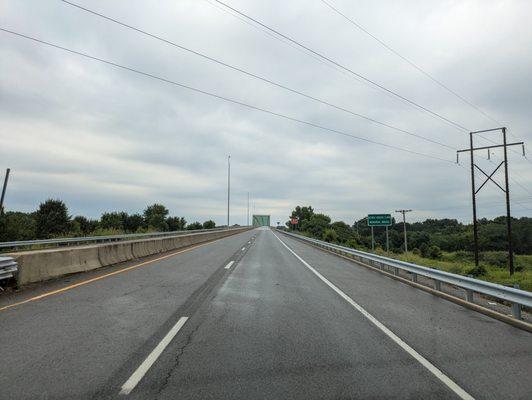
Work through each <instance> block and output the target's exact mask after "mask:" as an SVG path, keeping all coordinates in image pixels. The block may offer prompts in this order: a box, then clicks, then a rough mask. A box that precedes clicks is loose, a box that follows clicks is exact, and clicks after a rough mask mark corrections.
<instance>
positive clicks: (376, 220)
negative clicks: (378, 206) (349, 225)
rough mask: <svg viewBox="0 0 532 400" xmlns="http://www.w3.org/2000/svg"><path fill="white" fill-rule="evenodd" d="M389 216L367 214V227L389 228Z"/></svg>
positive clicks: (390, 219)
mask: <svg viewBox="0 0 532 400" xmlns="http://www.w3.org/2000/svg"><path fill="white" fill-rule="evenodd" d="M391 224H392V215H391V214H368V226H390V225H391Z"/></svg>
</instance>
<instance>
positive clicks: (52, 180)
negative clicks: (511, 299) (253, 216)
mask: <svg viewBox="0 0 532 400" xmlns="http://www.w3.org/2000/svg"><path fill="white" fill-rule="evenodd" d="M80 3H81V4H83V5H84V6H86V7H88V8H92V9H95V10H98V11H100V12H102V13H105V14H108V15H110V16H113V17H116V18H118V19H121V20H124V21H126V22H128V23H130V24H132V25H136V26H139V27H142V28H143V29H145V30H147V31H150V32H153V33H156V34H159V35H161V36H164V37H167V38H169V39H171V40H173V41H175V42H177V43H181V44H183V45H184V46H188V47H190V48H193V49H195V50H198V51H202V52H205V53H206V54H208V55H211V56H213V57H216V58H220V59H222V60H223V61H226V62H228V63H231V64H233V65H236V66H240V67H243V68H245V69H247V70H249V71H251V72H254V73H256V74H259V75H263V76H265V77H268V78H270V79H272V80H275V81H277V82H280V83H283V84H286V85H287V86H290V87H293V88H295V89H298V90H301V91H303V92H305V93H308V94H311V95H313V96H316V97H319V98H323V99H325V100H327V101H330V102H332V103H334V104H337V105H340V106H342V107H345V108H348V109H350V110H353V111H355V112H358V113H361V114H365V115H367V116H370V117H373V118H376V119H379V120H382V121H385V122H388V123H390V124H393V125H396V126H399V127H401V128H403V129H408V130H410V131H412V132H415V133H417V134H421V135H425V136H427V137H430V138H431V139H433V140H437V141H440V142H444V143H446V144H448V145H450V146H452V147H454V148H463V147H467V145H468V140H467V135H466V134H465V133H463V132H460V131H459V130H457V129H455V128H453V127H451V126H449V125H448V124H446V123H444V122H442V121H439V120H437V119H434V118H432V117H431V116H430V115H428V114H427V113H424V112H421V111H419V110H416V109H414V108H412V107H411V106H409V105H406V104H404V103H402V102H400V101H397V99H394V98H391V97H390V96H388V95H385V94H383V93H382V91H379V90H376V89H375V88H372V87H368V86H367V85H366V84H363V83H361V82H359V81H358V80H356V79H353V78H352V77H350V76H346V74H343V73H341V72H339V71H338V70H336V69H334V68H331V67H330V66H327V65H324V64H323V63H321V62H318V61H316V60H315V59H313V58H311V57H309V56H308V55H306V54H304V53H303V52H301V51H298V50H296V49H294V48H293V47H291V46H288V45H286V44H284V43H282V42H280V41H277V40H273V39H272V38H271V37H269V36H268V35H265V34H264V33H263V32H262V31H260V30H257V29H254V28H253V27H250V26H249V25H247V24H244V23H242V22H241V21H240V20H239V19H236V18H234V17H233V16H231V15H229V14H227V13H224V12H222V11H220V10H219V9H218V8H215V7H213V6H212V5H211V4H209V2H207V1H197V0H194V1H192V0H188V1H181V2H171V1H166V2H163V1H161V2H157V5H156V6H154V5H153V3H149V2H145V1H140V0H138V1H131V2H127V3H109V2H105V1H88V0H80ZM231 4H233V5H234V6H235V7H237V8H240V9H242V10H245V11H247V12H249V13H250V14H252V15H254V16H257V17H258V18H259V19H261V20H263V21H265V22H267V23H269V24H270V25H272V26H274V27H276V28H277V29H279V30H280V31H282V32H286V33H287V34H289V35H291V36H293V37H295V38H298V39H300V40H301V41H302V42H304V43H305V44H308V45H309V46H311V47H312V48H315V49H317V50H319V51H321V52H323V53H325V54H327V55H329V56H331V57H332V58H334V59H337V60H339V61H340V62H342V63H344V64H345V65H348V66H350V67H352V68H353V69H354V70H356V71H358V72H360V73H362V74H364V75H367V76H368V77H370V78H371V79H374V80H376V81H378V82H380V83H382V84H384V85H386V86H387V87H389V88H391V89H393V90H397V91H398V92H400V93H401V94H403V95H405V96H407V97H409V98H412V99H413V100H415V101H417V102H419V103H421V104H423V105H425V106H427V107H430V108H431V109H434V110H436V111H438V112H439V113H441V114H443V115H445V116H448V117H449V118H451V119H453V120H456V121H458V122H460V123H461V124H463V125H465V126H466V127H468V128H471V129H477V128H478V129H481V128H486V127H491V126H492V125H493V122H491V121H490V120H489V119H487V118H485V117H484V116H483V115H482V114H480V113H479V112H477V111H475V110H474V109H472V108H470V107H468V106H467V105H465V104H464V103H462V102H461V101H460V100H458V99H457V98H456V97H454V96H452V95H450V94H449V93H447V92H445V91H444V90H442V89H441V88H440V87H438V86H437V85H435V84H434V83H433V82H431V81H430V80H429V79H427V78H426V77H424V76H423V75H421V74H420V73H419V72H417V71H415V70H414V69H413V68H412V67H410V66H409V65H407V64H406V63H404V62H403V61H401V60H400V59H398V58H397V57H396V56H394V55H392V54H390V53H389V52H388V51H387V50H385V49H383V48H382V47H380V46H379V45H378V44H377V43H376V42H375V41H373V40H372V39H370V38H368V37H367V36H365V35H364V34H362V33H361V32H360V31H357V30H355V29H354V28H353V27H352V26H350V25H349V24H347V23H346V22H345V21H344V20H342V19H341V18H340V17H338V16H337V15H335V14H333V13H332V12H331V11H330V10H329V9H328V8H326V7H325V6H323V4H322V3H321V2H319V1H310V2H308V1H307V2H303V1H300V2H289V3H286V2H282V1H278V0H276V1H273V2H272V1H269V2H259V1H243V0H232V2H231ZM335 4H336V5H337V6H338V7H339V8H341V9H342V10H344V11H345V12H346V13H347V14H349V15H351V16H353V18H355V19H356V20H357V21H358V22H359V23H361V24H362V25H363V26H365V27H366V28H367V29H369V30H370V31H372V32H373V33H374V34H376V35H377V36H379V37H380V38H382V39H383V40H385V41H387V42H388V43H389V44H390V45H391V46H392V47H394V48H395V49H397V50H398V51H400V52H401V53H402V54H404V55H405V56H406V57H408V58H410V59H411V60H413V61H414V62H416V63H417V64H418V65H420V66H422V67H423V68H425V69H426V70H428V71H430V72H431V73H432V74H433V75H434V76H436V77H437V78H438V79H439V80H441V81H442V82H445V83H446V84H447V85H448V86H450V87H452V88H454V89H455V90H456V91H458V92H459V93H461V94H462V95H464V96H465V97H467V98H468V99H470V100H471V101H473V102H474V103H475V104H477V105H478V106H480V107H482V108H483V109H484V110H485V111H486V112H488V113H489V114H490V115H493V116H495V117H496V118H497V119H498V120H500V121H502V122H503V123H505V124H507V126H508V127H509V129H510V132H511V133H512V134H513V135H515V137H518V138H519V139H522V140H525V141H527V142H529V141H530V139H531V136H532V132H531V131H530V129H529V126H530V109H531V107H532V89H531V88H532V84H531V83H532V72H531V71H532V52H531V51H530V48H529V47H530V46H529V44H530V42H531V40H532V26H530V24H528V21H527V16H528V15H530V14H531V13H532V4H530V3H528V2H517V1H516V2H503V1H493V2H484V1H481V0H478V1H460V2H457V1H445V2H441V1H434V2H432V1H431V2H428V1H422V2H421V1H403V2H393V3H392V2H386V3H378V4H375V2H370V1H366V2H360V3H357V5H356V7H355V5H353V3H351V2H348V1H343V0H335ZM0 15H1V17H0V25H1V26H3V27H6V28H8V29H12V30H15V31H18V32H21V33H25V34H28V35H31V36H35V37H38V38H42V39H43V40H48V41H51V42H54V43H58V44H61V45H64V46H66V47H69V48H72V49H75V50H79V51H83V52H87V53H89V54H92V55H95V56H98V57H102V58H105V59H109V60H111V61H115V62H118V63H121V64H124V65H127V66H130V67H133V68H138V69H140V70H143V71H146V72H149V73H152V74H154V75H158V76H161V77H165V78H168V79H171V80H175V81H178V82H182V83H184V84H187V85H190V86H195V87H198V88H201V89H204V90H208V91H211V92H215V93H218V94H221V95H223V96H227V97H231V98H234V99H236V100H239V101H243V102H248V103H250V104H253V105H256V106H259V107H264V108H267V109H270V110H272V111H275V112H281V113H285V114H288V115H290V116H293V117H296V118H299V119H304V120H308V121H311V122H313V123H316V124H320V125H324V126H327V127H331V128H333V129H338V130H342V131H346V132H349V133H351V134H353V135H358V136H362V137H366V138H369V139H372V140H375V141H380V142H386V143H391V144H394V145H396V146H399V147H402V148H407V149H410V150H414V151H417V152H422V153H427V154H431V155H434V156H437V157H441V158H445V159H448V160H453V159H454V157H455V153H454V151H453V150H451V149H448V148H445V147H442V146H438V145H436V144H432V143H428V142H426V141H421V140H419V139H416V138H413V137H411V136H407V135H404V134H401V133H397V132H395V131H393V130H389V129H386V128H382V127H379V126H378V125H375V124H372V123H369V122H367V121H364V120H362V119H359V118H356V117H354V116H351V115H348V114H345V113H342V112H340V111H338V110H334V109H331V108H329V107H326V106H323V105H321V104H317V103H315V102H312V101H309V100H308V99H304V98H302V97H300V96H297V95H294V94H290V93H287V92H284V91H283V90H281V89H279V88H275V87H271V86H269V85H266V84H264V83H262V82H260V81H257V80H253V79H251V78H249V77H246V76H243V75H241V74H238V73H236V72H234V71H230V70H227V69H225V68H223V67H220V66H218V65H215V64H212V63H209V62H206V61H205V60H202V59H200V58H197V57H196V56H193V55H191V54H188V53H185V52H183V51H180V50H178V49H175V48H172V47H170V46H167V45H165V44H163V43H160V42H158V41H154V40H152V39H149V38H146V37H143V36H141V35H139V34H137V33H135V32H132V31H129V30H125V29H123V28H120V27H118V26H116V25H113V24H111V23H109V22H106V21H103V20H101V19H98V18H96V17H94V16H91V15H89V14H86V13H83V12H81V11H80V10H77V9H75V8H72V7H68V6H66V5H64V4H62V3H61V2H58V1H52V0H48V1H30V0H24V1H5V2H2V5H0ZM0 59H1V60H2V61H1V62H0V119H1V124H0V154H1V160H2V165H0V167H8V166H9V167H11V168H12V169H13V175H12V181H11V185H10V187H9V192H8V197H7V208H8V209H17V210H28V211H29V210H33V209H35V208H36V207H37V205H38V203H39V202H40V201H42V200H44V199H46V198H48V197H59V198H62V199H64V200H65V201H66V202H67V204H68V205H69V207H70V210H71V212H72V213H74V214H86V215H89V216H93V217H96V216H98V215H99V214H100V213H101V212H103V211H109V210H127V211H130V212H138V211H141V210H142V209H143V207H144V206H145V205H147V204H149V203H152V202H155V201H160V202H164V203H165V204H167V206H168V207H169V208H170V210H171V212H172V213H173V214H176V215H184V216H185V217H186V218H187V219H188V220H189V221H192V220H205V219H207V218H211V217H212V218H214V219H215V220H216V221H217V222H218V223H223V222H224V220H225V198H226V197H225V196H226V192H225V190H226V186H225V185H226V157H227V154H231V156H232V171H233V176H232V177H233V181H232V187H233V196H232V198H233V207H232V213H233V215H234V222H238V223H243V222H245V213H246V198H247V192H250V193H251V196H252V204H253V207H252V209H253V210H255V211H256V212H257V213H271V214H272V220H273V221H285V220H286V216H287V213H288V212H289V210H290V209H291V208H293V207H294V206H295V205H297V204H312V205H313V206H314V207H315V208H316V209H317V210H319V211H322V212H326V213H329V214H331V215H332V216H333V217H334V218H337V219H344V220H346V221H351V220H353V219H354V218H360V217H362V216H363V215H365V214H366V213H368V212H386V211H393V210H394V209H396V208H399V207H408V208H413V209H415V210H416V213H415V214H413V215H412V218H415V219H423V218H427V217H443V216H446V217H456V218H459V219H461V220H469V219H470V210H469V201H470V192H469V173H468V170H467V168H461V167H459V166H456V165H453V164H451V163H445V162H441V161H437V160H432V159H429V158H423V157H419V156H416V155H412V154H408V153H403V152H399V151H396V150H392V149H388V148H385V147H381V146H377V145H373V144H369V143H366V142H362V141H358V140H355V139H352V138H346V137H342V136H338V135H334V134H332V133H330V132H325V131H321V130H319V129H316V128H313V127H309V126H305V125H301V124H297V123H295V122H291V121H287V120H283V119H278V118H275V117H272V116H269V115H264V114H262V113H260V112H257V111H253V110H249V109H246V108H243V107H240V106H237V105H233V104H229V103H224V102H222V101H220V100H216V99H212V98H209V97H205V96H203V95H199V94H197V93H193V92H190V91H187V90H185V89H181V88H178V87H174V86H172V85H168V84H165V83H162V82H158V81H155V80H152V79H149V78H146V77H142V76H138V75H135V74H133V73H130V72H126V71H122V70H118V69H116V68H113V67H109V66H106V65H102V64H99V63H97V62H94V61H90V60H85V59H83V58H81V57H79V56H75V55H71V54H67V53H64V52H61V51H59V50H56V49H52V48H47V47H43V46H41V45H36V44H34V43H31V42H28V41H25V40H22V39H18V38H15V37H12V36H10V35H8V34H6V33H0ZM493 139H497V138H496V137H495V136H494V137H493ZM480 143H486V142H485V141H483V139H481V138H479V144H480ZM498 153H499V154H498V155H496V156H498V157H500V152H498ZM463 161H464V165H465V166H466V167H467V162H466V161H467V159H466V158H464V159H463ZM483 165H485V166H486V168H489V167H490V166H491V164H488V163H487V162H483ZM511 168H512V176H513V177H514V178H515V180H517V181H518V182H519V183H520V184H521V185H522V186H524V188H523V187H522V186H519V185H517V184H515V183H512V187H511V190H512V196H513V198H514V199H516V202H515V203H514V213H515V215H517V216H520V215H529V214H530V211H531V209H532V168H531V165H530V163H529V162H527V161H526V160H524V159H523V158H522V157H520V156H519V155H518V154H515V153H511ZM479 202H480V204H481V205H483V204H485V207H481V215H482V216H484V215H485V216H494V215H500V214H502V213H503V207H502V203H501V206H500V207H499V205H498V202H502V197H501V194H500V193H498V192H497V189H496V188H495V189H494V188H488V189H487V190H486V191H485V192H484V191H483V193H482V194H481V198H480V200H479ZM527 208H528V209H527Z"/></svg>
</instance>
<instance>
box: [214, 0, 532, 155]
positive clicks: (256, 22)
mask: <svg viewBox="0 0 532 400" xmlns="http://www.w3.org/2000/svg"><path fill="white" fill-rule="evenodd" d="M206 1H207V2H208V3H209V4H211V5H212V3H211V0H206ZM212 1H215V2H216V3H219V4H221V5H223V6H224V7H226V8H227V9H228V10H231V11H233V12H234V13H237V14H238V15H241V16H242V17H244V18H247V19H248V20H250V21H252V22H254V23H255V24H258V25H259V26H261V27H263V28H266V29H268V30H269V31H270V32H273V33H275V34H277V35H279V37H281V38H284V39H286V40H288V41H290V42H291V43H294V44H296V45H297V46H299V47H300V48H302V49H305V50H307V51H308V52H309V55H311V56H312V55H317V56H319V57H320V58H322V59H323V60H326V61H328V62H330V63H332V64H333V65H335V66H337V67H339V68H341V69H342V70H344V71H346V72H349V73H351V74H352V75H353V76H355V77H358V78H360V79H362V80H363V81H364V82H366V83H368V84H371V85H373V86H375V87H377V88H379V89H381V90H383V91H385V92H386V93H388V94H391V95H393V96H395V97H397V98H399V99H401V100H403V101H405V102H407V103H409V104H411V105H413V106H415V107H417V108H419V109H421V110H423V111H425V112H427V113H429V114H431V115H432V116H434V117H437V118H439V119H441V120H443V121H445V122H447V123H449V124H451V125H453V126H454V127H456V128H458V129H460V130H461V131H463V132H470V129H468V128H466V127H465V126H463V125H461V124H459V123H457V122H455V121H452V120H450V119H448V118H446V117H444V116H443V115H441V114H438V113H436V112H435V111H432V110H430V109H428V108H426V107H424V106H422V105H420V104H418V103H416V102H414V101H412V100H410V99H408V98H406V97H404V96H402V95H400V94H399V93H397V92H394V91H392V90H390V89H388V88H386V87H384V86H383V85H380V84H379V83H377V82H375V81H373V80H371V79H369V78H367V77H365V76H363V75H361V74H359V73H357V72H355V71H353V70H351V69H349V68H348V67H345V66H344V65H342V64H340V63H339V62H336V61H334V60H332V59H331V58H329V57H327V56H325V55H323V54H321V53H319V52H317V51H315V50H313V49H311V48H310V47H308V46H305V45H304V44H302V43H300V42H298V41H296V40H295V39H292V38H291V37H289V36H288V35H285V34H283V33H281V32H279V31H277V30H276V29H274V28H271V27H270V26H268V25H266V24H265V23H262V22H260V21H258V20H257V19H255V18H253V17H251V16H249V15H247V14H246V13H244V12H242V11H240V10H238V9H236V8H234V7H232V6H230V5H229V4H226V3H224V2H223V1H220V0H212ZM232 15H233V14H232ZM314 58H315V57H314ZM477 136H478V137H480V138H482V139H484V140H486V141H488V142H490V143H496V142H494V141H493V140H491V139H488V138H486V137H484V136H483V135H477ZM510 151H514V150H513V149H510ZM514 152H515V151H514ZM525 159H526V160H527V161H528V162H530V163H532V161H530V160H529V159H528V158H526V157H525Z"/></svg>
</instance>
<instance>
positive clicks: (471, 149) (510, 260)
mask: <svg viewBox="0 0 532 400" xmlns="http://www.w3.org/2000/svg"><path fill="white" fill-rule="evenodd" d="M493 131H501V132H502V144H496V145H493V146H483V147H476V148H475V147H473V135H475V134H479V133H484V132H493ZM510 146H521V147H522V149H523V156H524V155H525V144H524V142H515V143H507V141H506V127H502V128H493V129H485V130H482V131H474V132H469V149H464V150H458V151H457V152H456V162H457V163H458V161H459V159H458V157H459V154H460V153H464V152H467V153H469V154H470V161H471V163H470V164H471V193H472V203H473V241H474V251H475V265H478V261H479V254H478V252H479V249H478V226H477V201H476V195H477V193H478V192H479V191H480V189H482V188H483V187H484V185H485V184H486V183H488V181H491V182H492V183H494V184H495V185H496V186H497V187H498V188H499V189H501V190H502V191H503V192H504V194H505V196H506V228H507V231H508V267H509V270H510V275H513V273H514V250H513V242H512V216H511V213H510V187H509V182H508V152H507V148H508V147H510ZM499 147H502V148H503V151H504V159H503V160H502V161H501V163H500V164H499V165H498V166H497V167H496V168H495V169H494V170H493V172H492V173H491V174H489V175H488V174H487V173H486V172H484V171H483V170H482V168H480V167H479V166H478V165H477V164H475V160H474V152H475V151H477V150H487V151H488V159H490V150H491V149H493V148H499ZM503 165H504V181H505V185H504V188H503V187H502V186H501V185H499V184H498V183H497V182H496V181H495V180H494V179H493V178H492V177H493V175H495V173H496V172H497V171H498V170H499V168H500V167H501V166H503ZM475 168H476V169H477V170H479V171H480V172H482V173H483V174H484V175H485V176H486V180H485V181H484V182H483V183H482V185H480V186H479V188H478V189H477V188H476V185H475Z"/></svg>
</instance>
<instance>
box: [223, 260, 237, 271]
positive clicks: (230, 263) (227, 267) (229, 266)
mask: <svg viewBox="0 0 532 400" xmlns="http://www.w3.org/2000/svg"><path fill="white" fill-rule="evenodd" d="M234 263H235V262H234V261H229V263H228V264H227V265H226V266H225V269H229V268H231V265H233V264H234Z"/></svg>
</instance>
